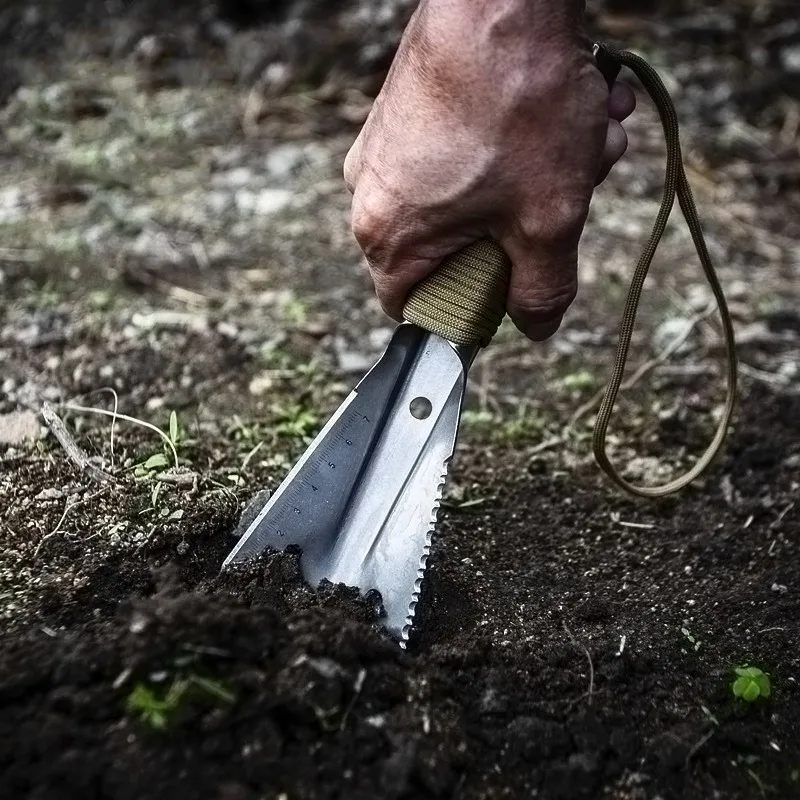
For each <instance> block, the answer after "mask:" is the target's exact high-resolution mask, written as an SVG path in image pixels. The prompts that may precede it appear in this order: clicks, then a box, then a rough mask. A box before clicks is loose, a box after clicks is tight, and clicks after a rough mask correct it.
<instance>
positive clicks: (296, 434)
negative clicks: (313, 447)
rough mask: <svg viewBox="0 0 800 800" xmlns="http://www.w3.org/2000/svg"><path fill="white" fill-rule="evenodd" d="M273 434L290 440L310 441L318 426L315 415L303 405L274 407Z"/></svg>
mask: <svg viewBox="0 0 800 800" xmlns="http://www.w3.org/2000/svg"><path fill="white" fill-rule="evenodd" d="M274 412H275V415H276V417H277V419H276V420H275V421H276V423H277V424H276V426H275V433H277V434H278V436H285V437H287V438H290V439H302V440H303V441H310V440H311V438H312V436H313V434H314V433H316V430H317V426H318V424H319V421H318V418H317V415H316V414H315V413H314V411H312V410H311V409H309V408H306V407H305V406H303V405H299V404H293V405H288V406H276V407H275V409H274Z"/></svg>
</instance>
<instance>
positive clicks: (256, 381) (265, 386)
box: [247, 372, 275, 397]
mask: <svg viewBox="0 0 800 800" xmlns="http://www.w3.org/2000/svg"><path fill="white" fill-rule="evenodd" d="M274 385H275V380H274V378H273V377H272V376H271V375H270V374H269V373H268V372H262V373H261V374H260V375H256V376H255V378H253V380H251V381H250V385H249V386H248V387H247V388H248V391H249V392H250V394H252V395H254V396H255V397H258V396H259V395H262V394H266V393H267V392H268V391H269V390H270V389H271V388H272V387H273V386H274Z"/></svg>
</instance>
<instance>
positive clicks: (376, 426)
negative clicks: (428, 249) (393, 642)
mask: <svg viewBox="0 0 800 800" xmlns="http://www.w3.org/2000/svg"><path fill="white" fill-rule="evenodd" d="M510 266H511V265H510V262H509V261H508V259H507V257H506V255H505V253H504V252H503V251H502V249H501V248H500V247H499V246H498V245H497V244H495V243H494V242H493V241H491V240H482V241H480V242H477V243H475V244H473V245H470V246H469V247H468V248H466V249H464V250H462V251H460V252H459V253H456V254H455V255H453V256H451V257H450V258H448V259H447V260H446V261H445V262H444V263H443V264H441V265H440V266H439V267H438V269H437V271H436V272H435V274H434V275H432V276H430V277H429V278H428V279H427V280H425V281H424V282H422V283H421V284H419V285H418V286H417V287H415V289H414V291H413V292H412V294H411V296H410V297H409V299H408V301H407V303H406V307H405V311H404V317H405V319H406V322H403V323H402V324H400V325H399V326H398V327H397V329H396V330H395V332H394V334H393V336H392V338H391V340H390V341H389V344H388V346H387V348H386V350H385V352H384V353H383V355H382V357H381V358H380V359H379V360H378V362H377V363H376V364H375V365H374V366H373V367H372V368H371V369H370V371H369V372H368V373H367V374H366V375H365V376H364V377H363V378H362V379H361V381H360V382H359V383H358V385H357V386H356V387H355V388H354V389H353V391H352V392H351V393H350V395H349V396H348V397H347V398H346V399H345V400H344V402H343V403H342V404H341V406H340V407H339V408H338V410H337V411H336V412H335V413H334V415H333V416H332V417H331V419H330V420H329V421H328V423H327V424H326V425H325V427H324V428H323V429H322V430H321V431H320V432H319V434H318V435H317V436H316V438H315V439H314V441H313V442H312V443H311V444H310V445H309V447H308V449H307V450H306V451H305V453H304V454H303V455H302V457H301V458H300V460H299V461H298V462H297V464H296V465H295V466H294V468H293V469H292V470H291V472H289V474H288V475H287V476H286V478H285V479H284V481H283V482H282V483H281V485H280V486H279V487H278V489H277V490H276V491H275V493H274V494H273V495H272V496H271V497H270V499H269V501H268V502H267V503H266V505H265V506H264V508H263V509H262V510H261V512H260V513H259V514H258V516H257V517H256V518H255V519H254V520H253V522H252V523H251V524H250V526H249V527H248V528H247V530H246V531H245V533H244V534H243V535H242V537H241V539H240V540H239V542H238V543H237V545H236V547H235V548H234V549H233V551H232V552H231V553H230V555H229V556H228V558H227V559H226V560H225V563H224V564H223V568H224V567H226V566H227V565H228V564H231V563H235V562H238V561H243V560H246V559H249V558H253V557H256V556H258V555H260V554H261V553H262V552H263V551H264V550H265V549H266V548H267V547H271V548H275V549H279V550H284V549H286V548H287V547H289V546H290V545H295V546H298V547H299V548H300V549H301V551H302V555H301V556H300V564H301V568H302V571H303V575H304V577H305V579H306V580H307V581H308V583H309V584H310V585H312V586H317V585H319V583H320V581H321V580H323V579H327V580H329V581H331V582H332V583H344V584H346V585H347V586H357V587H359V588H360V589H361V590H362V592H363V593H365V594H366V593H367V592H369V591H373V592H375V591H376V592H378V593H379V594H380V599H381V605H382V607H383V610H384V612H385V617H384V618H383V619H382V622H383V624H384V625H385V627H386V629H387V631H388V632H389V634H390V635H392V636H393V637H394V638H396V639H398V640H399V641H400V642H405V640H406V639H407V637H408V634H409V631H410V627H411V623H412V619H413V616H414V609H415V606H416V603H417V599H418V596H419V591H420V585H421V581H422V576H423V572H424V569H425V561H426V559H427V557H428V552H429V550H430V545H431V536H432V534H433V529H434V526H435V523H436V515H437V510H438V507H439V502H440V499H441V496H442V490H443V488H444V484H445V478H446V474H447V467H448V463H449V462H450V459H451V458H452V456H453V452H454V449H455V445H456V433H457V430H458V424H459V420H460V417H461V407H462V401H463V399H464V390H465V387H466V382H467V374H468V371H469V368H470V366H471V364H472V361H473V359H474V357H475V355H476V354H477V352H478V350H479V349H480V348H481V346H483V345H484V344H488V342H489V340H490V339H491V338H492V336H493V335H494V333H495V332H496V330H497V327H498V326H499V324H500V322H501V321H502V319H503V316H504V313H505V297H506V289H507V283H508V275H509V271H510Z"/></svg>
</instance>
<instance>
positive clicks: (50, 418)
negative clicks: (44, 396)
mask: <svg viewBox="0 0 800 800" xmlns="http://www.w3.org/2000/svg"><path fill="white" fill-rule="evenodd" d="M42 417H44V421H45V423H46V424H47V427H48V428H49V429H50V431H51V432H52V434H53V436H55V437H56V439H58V442H59V444H60V445H61V446H62V447H63V448H64V452H65V453H66V454H67V457H68V458H69V459H70V461H72V462H73V463H74V464H75V465H76V466H77V467H78V469H80V470H81V471H83V472H85V473H86V474H87V475H88V476H89V477H90V478H91V479H92V480H94V481H97V482H98V483H113V482H114V478H113V477H112V476H111V475H109V474H108V473H107V472H104V471H103V470H102V469H100V468H99V467H96V466H95V465H94V464H92V463H91V461H89V456H87V455H86V453H84V452H83V450H81V448H80V447H79V446H78V444H77V443H76V441H75V439H73V437H72V434H71V433H70V432H69V431H68V430H67V426H66V425H65V424H64V421H63V420H62V419H61V417H59V416H58V414H56V412H55V409H54V408H53V407H52V406H51V405H50V403H48V402H47V401H46V400H45V401H44V403H43V404H42Z"/></svg>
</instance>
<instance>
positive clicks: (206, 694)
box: [126, 675, 236, 731]
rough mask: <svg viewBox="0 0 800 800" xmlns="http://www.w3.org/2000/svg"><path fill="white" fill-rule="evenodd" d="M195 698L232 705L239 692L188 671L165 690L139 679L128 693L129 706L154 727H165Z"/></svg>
mask: <svg viewBox="0 0 800 800" xmlns="http://www.w3.org/2000/svg"><path fill="white" fill-rule="evenodd" d="M195 699H202V700H205V701H210V702H212V703H213V704H214V705H222V704H225V705H229V704H231V703H233V702H234V701H235V700H236V696H235V695H234V694H233V692H231V691H230V689H228V688H227V687H225V686H223V685H222V683H220V682H219V681H214V680H211V679H209V678H202V677H200V676H199V675H188V676H187V677H181V678H177V677H176V678H175V679H174V680H173V681H172V683H171V684H170V686H169V688H168V689H167V690H166V692H164V693H159V692H158V691H157V690H156V689H155V688H153V687H152V686H148V685H147V684H145V683H141V682H139V683H137V684H136V685H135V686H134V687H133V690H132V691H131V693H130V694H129V695H128V699H127V702H126V707H127V709H128V711H129V712H131V713H133V714H138V716H139V718H140V719H141V720H142V722H144V723H145V724H146V725H148V726H149V727H151V728H153V730H157V731H163V730H166V729H167V728H168V727H169V725H170V724H171V723H172V722H173V721H174V719H175V717H176V716H177V715H179V714H180V713H181V712H182V711H184V710H185V709H186V708H187V706H188V705H189V704H190V703H191V702H192V701H193V700H195Z"/></svg>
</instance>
